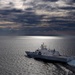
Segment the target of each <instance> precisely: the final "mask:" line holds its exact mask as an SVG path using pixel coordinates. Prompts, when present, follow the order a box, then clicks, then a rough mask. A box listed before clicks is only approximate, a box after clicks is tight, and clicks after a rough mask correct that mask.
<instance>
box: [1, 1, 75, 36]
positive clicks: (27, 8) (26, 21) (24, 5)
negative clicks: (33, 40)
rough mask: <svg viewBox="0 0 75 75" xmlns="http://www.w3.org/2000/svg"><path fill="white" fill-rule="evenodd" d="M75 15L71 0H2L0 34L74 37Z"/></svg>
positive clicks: (73, 3) (74, 2)
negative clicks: (63, 35)
mask: <svg viewBox="0 0 75 75" xmlns="http://www.w3.org/2000/svg"><path fill="white" fill-rule="evenodd" d="M74 15H75V1H74V0H5V1H3V0H1V1H0V31H1V32H3V33H4V32H5V31H7V32H10V33H13V34H15V33H16V34H20V35H56V34H66V35H67V34H68V35H71V33H72V35H75V33H74V31H75V17H74ZM14 32H15V33H14Z"/></svg>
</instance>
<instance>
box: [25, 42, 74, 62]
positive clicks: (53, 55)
mask: <svg viewBox="0 0 75 75" xmlns="http://www.w3.org/2000/svg"><path fill="white" fill-rule="evenodd" d="M25 53H26V54H27V57H29V58H34V59H38V60H42V61H48V62H61V63H67V62H70V61H72V60H73V59H74V58H73V57H70V56H64V55H61V54H60V53H59V51H56V50H55V49H53V50H51V49H48V48H47V47H46V45H44V43H43V44H41V46H40V49H37V50H35V51H34V52H30V51H25Z"/></svg>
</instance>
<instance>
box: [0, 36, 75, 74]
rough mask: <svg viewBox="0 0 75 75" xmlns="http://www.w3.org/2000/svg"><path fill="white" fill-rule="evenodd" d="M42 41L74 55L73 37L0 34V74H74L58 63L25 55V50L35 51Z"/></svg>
mask: <svg viewBox="0 0 75 75" xmlns="http://www.w3.org/2000/svg"><path fill="white" fill-rule="evenodd" d="M42 43H45V44H46V45H47V48H50V49H56V50H57V51H59V52H60V54H61V55H67V56H75V37H56V36H55V37H54V36H51V37H46V36H0V75H75V74H74V73H72V71H70V70H68V69H66V68H64V67H62V66H59V64H56V63H48V62H47V63H46V62H43V61H37V60H34V59H33V58H27V57H25V55H26V53H25V51H35V50H36V49H37V48H39V47H40V45H41V44H42Z"/></svg>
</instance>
